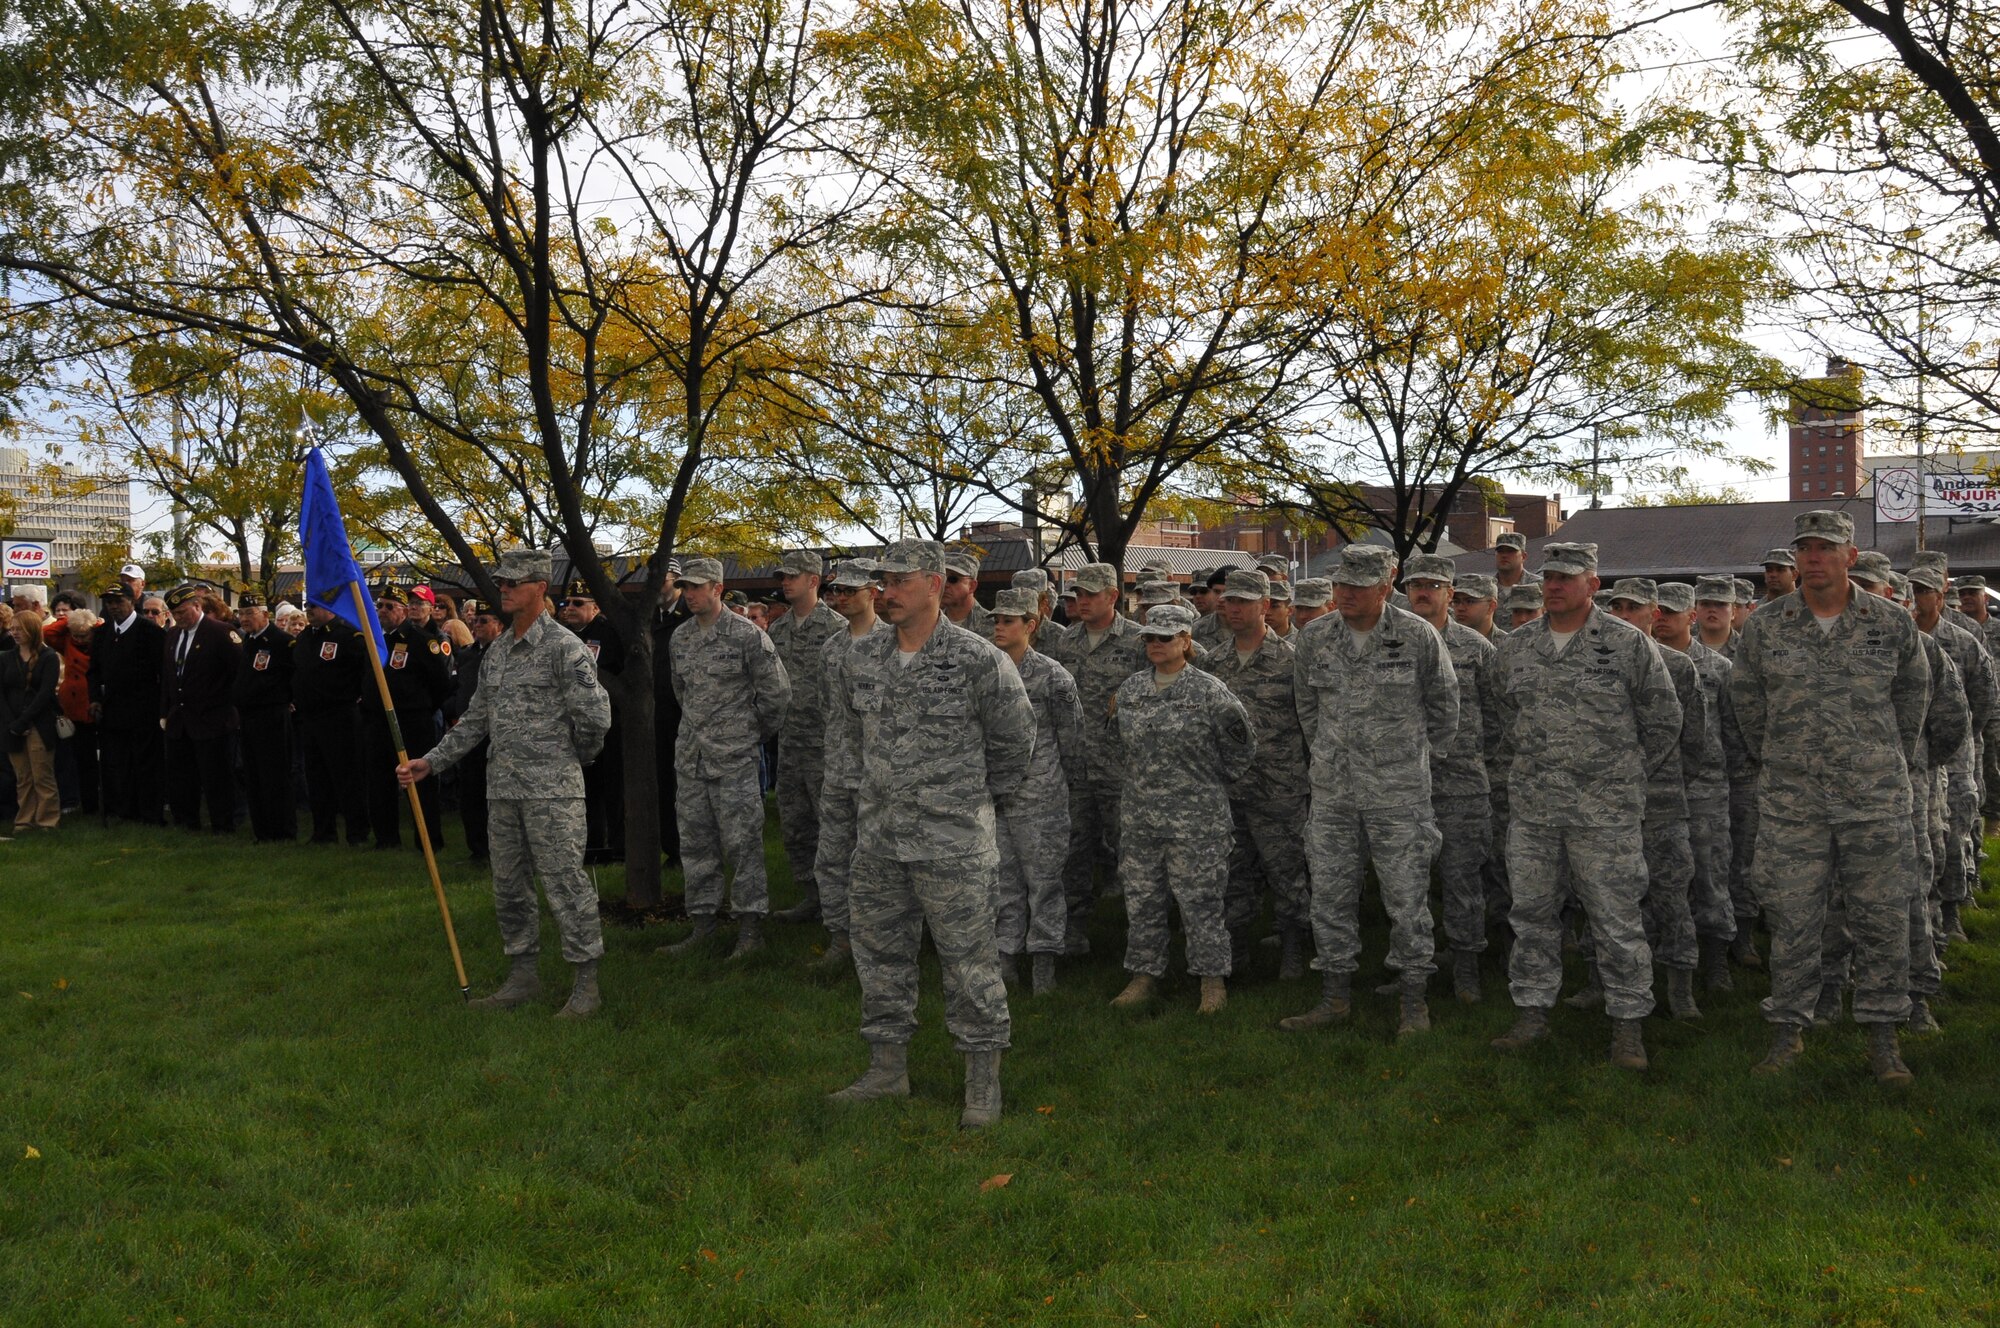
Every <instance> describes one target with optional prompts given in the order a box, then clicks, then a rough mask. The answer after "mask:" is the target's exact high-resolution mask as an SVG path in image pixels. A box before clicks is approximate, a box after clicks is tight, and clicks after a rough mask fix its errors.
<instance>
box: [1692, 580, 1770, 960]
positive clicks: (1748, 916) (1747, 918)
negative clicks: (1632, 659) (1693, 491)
mask: <svg viewBox="0 0 2000 1328" xmlns="http://www.w3.org/2000/svg"><path fill="white" fill-rule="evenodd" d="M1735 610H1736V582H1735V579H1734V578H1732V577H1727V576H1704V577H1700V578H1698V579H1697V580H1696V581H1695V583H1694V613H1695V632H1694V640H1695V642H1696V644H1698V645H1700V646H1702V647H1703V648H1704V649H1707V650H1711V651H1713V652H1714V653H1716V654H1717V655H1720V656H1721V657H1722V658H1723V659H1733V658H1734V657H1735V654H1736V631H1735V628H1734V627H1733V626H1732V619H1733V616H1734V614H1735ZM1761 773H1762V771H1761V770H1760V768H1759V766H1758V764H1757V760H1756V758H1755V757H1753V756H1751V755H1750V754H1749V751H1748V749H1747V748H1745V749H1743V754H1742V759H1741V760H1740V761H1738V762H1736V763H1735V764H1732V765H1731V766H1730V768H1729V903H1730V907H1731V909H1732V910H1733V911H1734V912H1735V915H1736V917H1735V926H1736V934H1735V936H1734V937H1733V938H1732V939H1731V940H1730V942H1729V957H1730V958H1731V959H1732V960H1734V961H1735V962H1736V963H1738V964H1741V965H1742V966H1743V967H1744V968H1752V969H1757V968H1762V967H1764V960H1763V957H1762V956H1761V955H1759V954H1758V953H1757V940H1756V936H1755V935H1754V932H1753V928H1754V927H1755V926H1756V923H1757V895H1758V891H1757V881H1756V866H1757V864H1756V858H1757V784H1758V779H1759V776H1760V775H1761Z"/></svg>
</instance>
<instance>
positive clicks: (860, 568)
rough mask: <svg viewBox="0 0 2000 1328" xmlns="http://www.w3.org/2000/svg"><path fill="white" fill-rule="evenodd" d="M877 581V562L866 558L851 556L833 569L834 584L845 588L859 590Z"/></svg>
mask: <svg viewBox="0 0 2000 1328" xmlns="http://www.w3.org/2000/svg"><path fill="white" fill-rule="evenodd" d="M874 583H875V564H874V563H872V562H869V561H868V560H867V559H866V558H849V559H848V560H847V561H846V562H843V563H842V564H840V566H838V567H836V568H834V569H833V584H834V585H836V586H839V587H840V588H841V589H843V590H859V589H860V588H861V587H863V586H867V585H873V584H874Z"/></svg>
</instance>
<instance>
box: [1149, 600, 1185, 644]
mask: <svg viewBox="0 0 2000 1328" xmlns="http://www.w3.org/2000/svg"><path fill="white" fill-rule="evenodd" d="M1193 628H1194V610H1193V609H1190V608H1189V607H1188V606H1187V605H1185V604H1155V605H1154V606H1153V607H1152V608H1150V609H1147V610H1146V622H1145V625H1144V626H1142V627H1141V628H1140V629H1139V635H1141V636H1155V637H1168V636H1179V635H1180V634H1181V633H1182V632H1186V631H1192V630H1193Z"/></svg>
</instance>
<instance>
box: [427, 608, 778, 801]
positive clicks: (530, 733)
mask: <svg viewBox="0 0 2000 1328" xmlns="http://www.w3.org/2000/svg"><path fill="white" fill-rule="evenodd" d="M751 630H753V631H754V630H756V629H755V628H752V629H751ZM610 729H611V697H610V695H609V694H608V693H607V692H605V690H604V686H603V684H602V683H600V682H598V681H597V665H596V663H595V661H593V660H592V659H591V657H590V650H589V648H588V647H586V646H585V645H584V644H583V642H582V641H580V640H578V639H577V637H576V635H575V634H574V633H573V632H571V631H570V630H569V629H568V628H566V627H564V626H562V624H560V623H558V622H556V621H555V620H554V619H553V618H546V617H544V618H537V619H536V620H535V622H534V625H533V626H531V627H529V628H528V630H527V631H526V632H525V633H523V634H522V635H520V636H516V635H515V634H514V632H513V630H512V629H511V628H510V629H509V630H507V631H504V632H502V633H501V634H500V638H499V639H498V640H497V641H495V642H494V643H493V644H492V645H490V646H488V647H487V648H486V653H485V656H484V658H482V659H481V660H480V662H479V687H478V689H477V690H476V691H474V692H473V694H472V699H471V701H470V702H469V703H467V705H466V708H465V715H464V716H463V717H462V718H461V719H460V720H459V721H458V723H456V724H454V725H453V726H452V728H451V731H450V732H448V733H446V734H445V735H444V739H443V740H442V741H441V742H439V743H438V745H437V746H435V747H433V748H431V750H430V752H429V753H428V754H427V755H426V757H425V759H426V760H428V761H429V762H430V766H431V769H432V770H448V769H450V768H451V767H452V766H454V765H456V764H458V762H460V761H461V760H463V759H465V758H466V757H467V756H470V755H471V754H472V753H473V751H475V750H476V749H477V748H478V746H479V744H480V743H482V742H486V743H489V744H490V745H489V747H488V749H487V754H486V796H487V797H489V798H581V797H582V796H583V767H584V766H586V765H588V764H590V763H591V762H592V761H594V760H596V759H597V753H598V752H599V750H601V749H602V748H603V746H604V735H605V734H606V733H608V732H609V731H610Z"/></svg>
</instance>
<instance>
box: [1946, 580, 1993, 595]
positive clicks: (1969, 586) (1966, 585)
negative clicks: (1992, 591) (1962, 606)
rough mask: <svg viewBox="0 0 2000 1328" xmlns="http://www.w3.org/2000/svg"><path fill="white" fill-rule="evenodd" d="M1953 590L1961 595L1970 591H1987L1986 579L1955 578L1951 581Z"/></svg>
mask: <svg viewBox="0 0 2000 1328" xmlns="http://www.w3.org/2000/svg"><path fill="white" fill-rule="evenodd" d="M1951 588H1952V589H1953V590H1956V591H1958V592H1959V593H1960V594H1963V593H1965V592H1966V591H1968V590H1981V591H1983V590H1985V589H1986V578H1985V577H1983V576H1955V577H1953V578H1952V579H1951Z"/></svg>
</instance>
